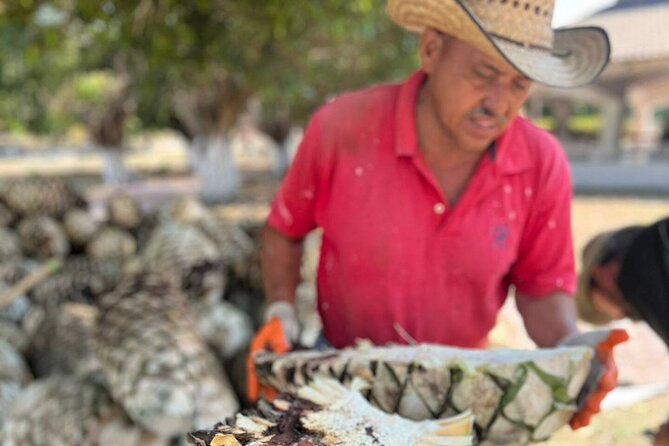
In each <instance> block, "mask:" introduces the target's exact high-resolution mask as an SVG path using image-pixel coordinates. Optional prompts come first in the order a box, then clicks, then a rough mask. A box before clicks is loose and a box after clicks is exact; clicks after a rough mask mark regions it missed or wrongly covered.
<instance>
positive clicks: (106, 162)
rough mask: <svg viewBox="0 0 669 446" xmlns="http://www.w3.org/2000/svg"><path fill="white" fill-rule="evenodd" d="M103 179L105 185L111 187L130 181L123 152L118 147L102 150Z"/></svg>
mask: <svg viewBox="0 0 669 446" xmlns="http://www.w3.org/2000/svg"><path fill="white" fill-rule="evenodd" d="M102 179H103V181H104V183H105V184H110V185H117V184H123V183H127V182H128V181H129V180H130V172H129V171H128V169H127V168H126V166H125V162H124V160H123V152H122V151H121V150H120V149H119V148H118V147H113V148H108V147H105V148H103V149H102Z"/></svg>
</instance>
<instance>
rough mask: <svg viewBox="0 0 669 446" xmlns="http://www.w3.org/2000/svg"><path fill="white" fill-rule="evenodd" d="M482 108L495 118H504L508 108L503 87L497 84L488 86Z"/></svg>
mask: <svg viewBox="0 0 669 446" xmlns="http://www.w3.org/2000/svg"><path fill="white" fill-rule="evenodd" d="M482 105H483V107H485V108H487V109H488V110H490V111H491V112H494V113H495V115H496V116H505V115H506V112H507V108H508V101H507V100H506V92H505V91H504V86H503V85H501V83H499V82H495V83H493V84H491V85H489V86H488V88H487V91H486V95H485V96H484V98H483V104H482Z"/></svg>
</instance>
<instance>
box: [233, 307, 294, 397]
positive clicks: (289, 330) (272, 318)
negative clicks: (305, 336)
mask: <svg viewBox="0 0 669 446" xmlns="http://www.w3.org/2000/svg"><path fill="white" fill-rule="evenodd" d="M298 334H299V324H298V322H297V315H296V314H295V307H294V306H293V304H291V303H289V302H286V301H280V302H273V303H272V304H270V305H269V306H268V307H267V310H265V325H263V326H262V327H261V328H260V330H259V331H258V333H257V334H256V335H255V337H254V338H253V340H252V341H251V346H250V350H249V355H248V357H247V359H246V396H247V398H248V399H249V401H251V402H255V401H257V400H258V398H260V396H261V394H262V395H264V396H265V397H266V398H267V399H270V400H272V399H274V397H275V396H276V391H275V390H274V389H272V388H271V387H267V386H263V385H261V384H260V380H259V379H258V375H257V373H256V365H255V360H254V359H255V356H256V354H258V353H259V352H264V351H270V352H273V353H277V354H282V353H286V352H289V351H290V350H291V348H292V344H294V343H295V342H296V341H297V337H298Z"/></svg>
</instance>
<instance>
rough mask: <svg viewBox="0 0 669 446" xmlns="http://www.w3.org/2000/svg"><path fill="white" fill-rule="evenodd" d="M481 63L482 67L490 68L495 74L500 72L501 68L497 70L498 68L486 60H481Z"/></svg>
mask: <svg viewBox="0 0 669 446" xmlns="http://www.w3.org/2000/svg"><path fill="white" fill-rule="evenodd" d="M481 65H482V66H483V68H486V69H488V70H491V71H492V72H494V73H495V74H502V71H501V70H499V69H498V68H497V67H495V66H494V65H490V64H489V63H488V62H482V64H481Z"/></svg>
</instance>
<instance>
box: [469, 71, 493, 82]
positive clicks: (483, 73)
mask: <svg viewBox="0 0 669 446" xmlns="http://www.w3.org/2000/svg"><path fill="white" fill-rule="evenodd" d="M474 72H475V73H476V75H477V76H478V77H480V78H481V79H488V80H489V79H493V78H494V77H495V73H493V72H492V71H489V70H475V71H474Z"/></svg>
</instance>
